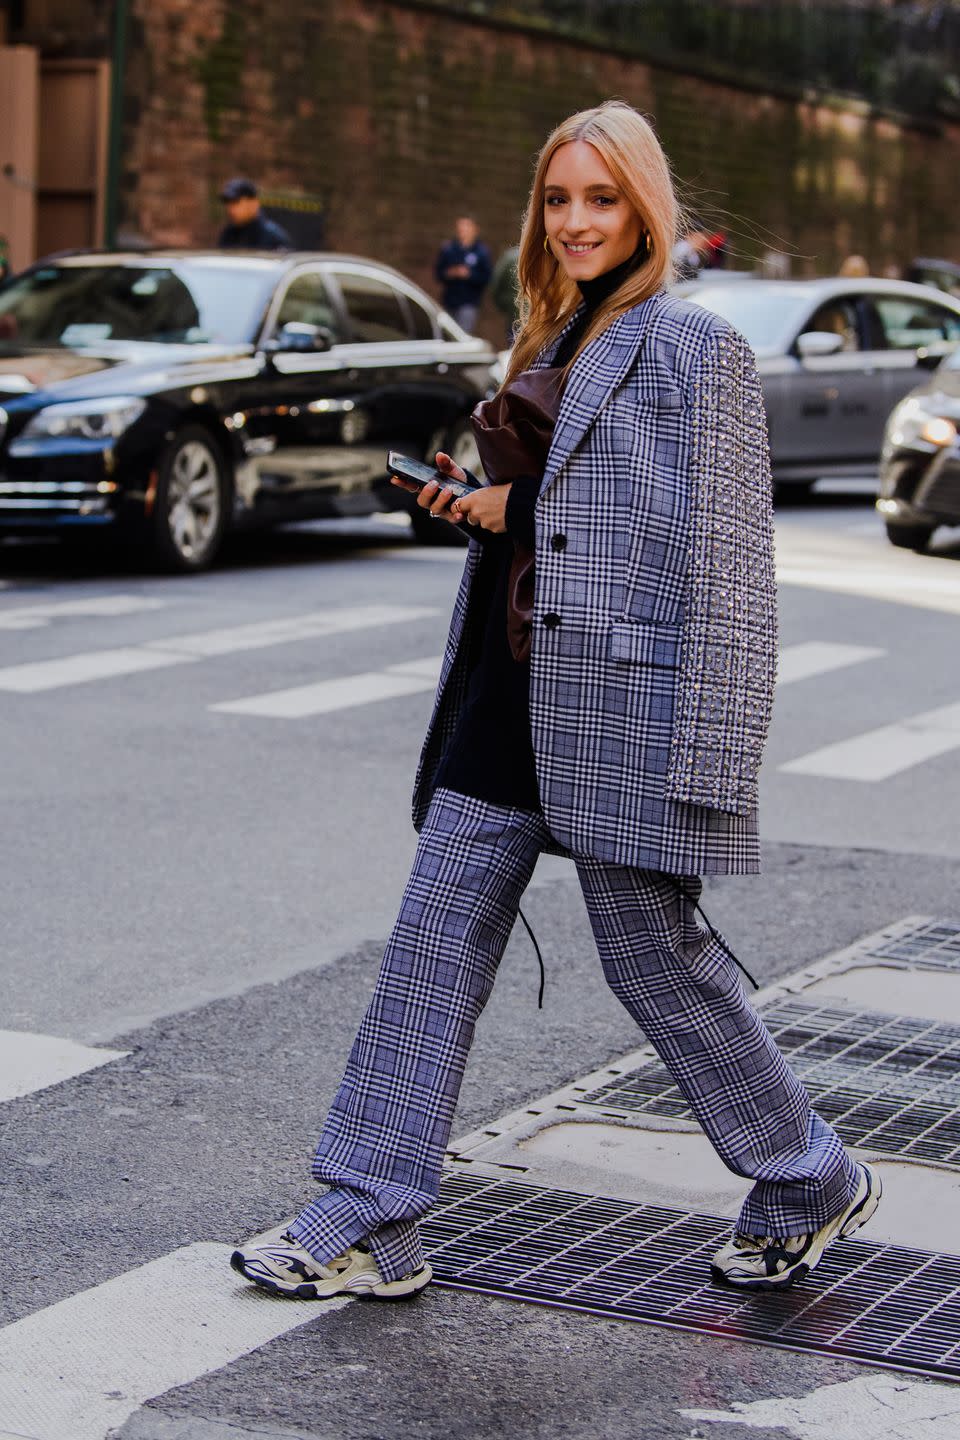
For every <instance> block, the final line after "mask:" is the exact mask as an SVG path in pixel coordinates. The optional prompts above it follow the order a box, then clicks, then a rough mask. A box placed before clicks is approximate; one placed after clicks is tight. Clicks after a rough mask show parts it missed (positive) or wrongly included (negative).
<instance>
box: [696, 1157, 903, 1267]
mask: <svg viewBox="0 0 960 1440" xmlns="http://www.w3.org/2000/svg"><path fill="white" fill-rule="evenodd" d="M857 1169H858V1171H859V1184H858V1185H857V1192H856V1194H855V1195H854V1197H853V1199H852V1200H851V1201H850V1204H849V1205H848V1206H847V1208H846V1209H845V1210H842V1211H841V1212H840V1214H839V1215H836V1216H834V1218H833V1219H832V1220H828V1221H827V1223H826V1225H824V1226H823V1227H822V1229H820V1230H814V1231H813V1232H812V1233H811V1234H809V1235H785V1236H782V1237H781V1238H779V1239H778V1238H776V1237H775V1236H771V1235H745V1234H743V1233H742V1232H740V1231H735V1232H734V1235H733V1238H732V1239H731V1240H729V1241H728V1242H727V1244H726V1245H723V1246H721V1248H720V1249H719V1250H718V1251H717V1253H716V1255H714V1257H713V1263H712V1264H711V1266H710V1273H711V1275H712V1276H713V1278H714V1280H720V1281H722V1282H723V1283H724V1284H726V1285H737V1286H740V1287H741V1288H742V1289H744V1290H784V1289H786V1288H787V1287H788V1286H790V1285H796V1284H797V1282H798V1281H799V1280H803V1279H804V1277H805V1276H807V1275H809V1274H810V1271H811V1270H812V1269H813V1268H814V1267H815V1266H816V1265H818V1264H819V1263H820V1259H821V1257H822V1255H823V1252H824V1250H826V1248H827V1246H828V1245H830V1244H832V1243H833V1241H834V1240H846V1239H847V1237H848V1236H850V1235H852V1234H853V1232H854V1231H855V1230H859V1228H860V1226H861V1225H865V1224H866V1223H867V1221H868V1220H869V1219H870V1217H871V1215H873V1213H874V1211H875V1210H876V1208H877V1206H878V1205H879V1203H880V1196H881V1195H882V1193H883V1185H882V1183H881V1181H880V1176H879V1175H878V1174H877V1173H876V1171H875V1170H873V1169H871V1167H870V1166H869V1165H858V1166H857Z"/></svg>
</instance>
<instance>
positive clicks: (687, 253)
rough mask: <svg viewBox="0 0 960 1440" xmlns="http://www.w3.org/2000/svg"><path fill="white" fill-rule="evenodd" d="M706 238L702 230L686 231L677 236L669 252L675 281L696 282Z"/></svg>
mask: <svg viewBox="0 0 960 1440" xmlns="http://www.w3.org/2000/svg"><path fill="white" fill-rule="evenodd" d="M706 244H707V237H706V234H705V233H704V231H702V230H688V231H687V233H686V234H685V235H681V236H679V238H678V239H677V240H676V241H675V243H674V246H673V250H672V252H671V257H670V258H671V260H672V261H673V274H674V278H675V279H676V280H696V278H697V276H698V275H699V274H700V271H701V270H702V269H703V256H704V251H705V249H706Z"/></svg>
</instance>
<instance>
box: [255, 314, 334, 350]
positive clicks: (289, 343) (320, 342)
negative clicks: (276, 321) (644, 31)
mask: <svg viewBox="0 0 960 1440" xmlns="http://www.w3.org/2000/svg"><path fill="white" fill-rule="evenodd" d="M333 342H334V335H333V331H332V330H328V329H327V327H326V325H308V324H306V322H305V321H303V320H288V321H287V323H286V325H281V327H280V329H279V330H278V331H277V333H276V335H274V336H273V338H272V339H270V340H268V341H267V343H266V345H265V346H264V349H266V350H267V351H268V352H269V353H270V354H272V355H277V354H282V355H316V354H321V353H322V352H323V351H325V350H329V349H330V348H331V347H332V345H333Z"/></svg>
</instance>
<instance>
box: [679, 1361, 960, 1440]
mask: <svg viewBox="0 0 960 1440" xmlns="http://www.w3.org/2000/svg"><path fill="white" fill-rule="evenodd" d="M680 1414H681V1415H683V1416H685V1417H686V1419H688V1420H696V1421H705V1422H706V1423H707V1424H708V1425H743V1426H744V1427H745V1428H746V1429H748V1430H782V1431H783V1433H784V1434H786V1435H794V1436H796V1437H798V1440H863V1437H864V1436H865V1435H869V1436H870V1437H871V1440H908V1437H909V1440H957V1436H958V1435H960V1386H957V1385H943V1384H939V1383H937V1382H930V1383H927V1384H917V1382H916V1381H911V1380H903V1379H898V1378H897V1377H896V1376H893V1375H880V1374H877V1375H858V1376H857V1378H856V1379H855V1380H846V1381H844V1382H843V1383H841V1384H839V1385H822V1386H820V1388H819V1389H817V1390H814V1391H812V1392H811V1393H810V1394H809V1395H801V1396H798V1397H796V1398H794V1397H793V1396H789V1395H788V1396H785V1397H784V1398H783V1399H769V1400H748V1401H744V1400H737V1401H735V1402H734V1404H733V1406H732V1408H731V1409H730V1410H681V1411H680Z"/></svg>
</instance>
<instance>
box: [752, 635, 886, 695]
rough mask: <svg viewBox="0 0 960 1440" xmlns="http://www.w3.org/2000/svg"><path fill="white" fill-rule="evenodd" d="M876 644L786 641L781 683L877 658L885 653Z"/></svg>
mask: <svg viewBox="0 0 960 1440" xmlns="http://www.w3.org/2000/svg"><path fill="white" fill-rule="evenodd" d="M886 653H887V652H886V651H885V650H878V649H876V648H875V647H874V646H872V645H836V644H832V643H831V642H830V641H826V640H806V641H804V642H803V643H802V644H800V645H785V646H784V648H783V649H782V650H781V651H780V662H779V664H778V666H777V684H778V685H791V684H793V682H794V681H796V680H809V679H811V678H812V677H813V676H814V675H826V674H828V673H829V672H830V671H831V670H842V669H843V668H844V667H845V666H846V665H857V664H859V662H860V661H861V660H876V659H878V658H879V657H880V656H881V655H885V654H886Z"/></svg>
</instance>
